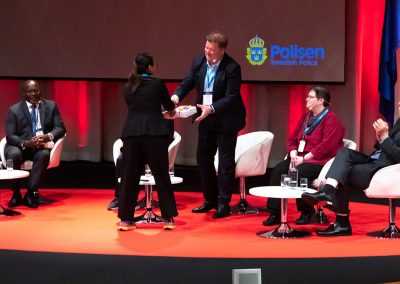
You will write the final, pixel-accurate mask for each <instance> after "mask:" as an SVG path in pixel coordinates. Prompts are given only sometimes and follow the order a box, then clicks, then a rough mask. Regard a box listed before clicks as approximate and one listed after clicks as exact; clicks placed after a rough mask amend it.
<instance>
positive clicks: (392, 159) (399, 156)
mask: <svg viewBox="0 0 400 284" xmlns="http://www.w3.org/2000/svg"><path fill="white" fill-rule="evenodd" d="M399 112H400V103H399ZM373 127H374V129H375V134H376V138H377V140H378V141H377V143H376V145H375V147H376V149H377V150H376V151H375V152H374V153H373V154H372V155H369V156H368V155H365V154H363V153H360V152H357V151H354V150H351V149H347V148H343V149H342V150H340V151H339V152H338V154H337V155H336V157H335V160H334V161H333V163H332V166H331V167H330V169H329V171H328V173H327V174H326V177H327V180H326V184H325V185H324V186H323V188H322V189H321V190H320V191H318V192H316V193H304V194H303V195H302V199H303V200H304V201H306V202H308V203H310V204H317V203H319V202H321V201H322V202H326V204H327V206H326V207H327V208H328V209H330V210H332V211H334V212H335V213H336V222H335V223H334V224H332V225H330V226H329V227H328V228H326V229H324V230H321V231H318V232H317V235H319V236H326V237H329V236H349V235H351V234H352V231H351V225H350V221H349V212H350V211H349V190H350V189H351V188H357V189H362V190H364V189H366V188H368V186H369V183H370V181H371V179H372V176H373V175H374V174H375V173H376V172H377V171H378V170H379V169H381V168H383V167H387V166H389V165H393V164H396V163H400V119H399V120H397V121H396V123H395V125H394V126H393V128H392V129H391V130H390V131H389V127H388V124H387V123H386V122H384V121H383V120H382V119H378V120H376V121H375V122H374V123H373Z"/></svg>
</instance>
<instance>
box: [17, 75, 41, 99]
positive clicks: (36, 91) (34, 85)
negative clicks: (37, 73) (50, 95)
mask: <svg viewBox="0 0 400 284" xmlns="http://www.w3.org/2000/svg"><path fill="white" fill-rule="evenodd" d="M22 91H23V92H24V97H25V100H26V101H28V102H30V103H31V104H38V103H39V101H40V99H41V96H42V95H41V93H40V86H39V83H38V82H37V81H35V80H27V81H25V82H24V83H22Z"/></svg>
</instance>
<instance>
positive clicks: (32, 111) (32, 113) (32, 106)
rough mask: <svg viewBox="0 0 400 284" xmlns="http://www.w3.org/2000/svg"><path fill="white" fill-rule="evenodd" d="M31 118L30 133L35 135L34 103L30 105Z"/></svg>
mask: <svg viewBox="0 0 400 284" xmlns="http://www.w3.org/2000/svg"><path fill="white" fill-rule="evenodd" d="M31 118H32V135H36V127H37V126H36V125H37V120H36V105H31Z"/></svg>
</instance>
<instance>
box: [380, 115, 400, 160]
mask: <svg viewBox="0 0 400 284" xmlns="http://www.w3.org/2000/svg"><path fill="white" fill-rule="evenodd" d="M379 147H380V149H381V150H382V153H381V155H380V156H379V159H378V161H377V164H378V165H380V166H388V165H393V164H397V163H400V119H398V120H397V121H396V123H395V124H394V125H393V127H392V129H390V131H389V137H388V138H386V139H385V141H383V142H382V143H381V144H380V145H379Z"/></svg>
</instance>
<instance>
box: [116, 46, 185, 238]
mask: <svg viewBox="0 0 400 284" xmlns="http://www.w3.org/2000/svg"><path fill="white" fill-rule="evenodd" d="M155 68H156V67H155V64H154V59H153V57H152V56H151V55H150V54H148V53H146V52H143V53H139V54H137V55H136V57H135V70H134V71H133V72H132V74H131V75H130V78H129V83H128V84H127V86H126V88H125V91H124V97H125V102H126V104H127V106H128V117H127V119H126V121H125V125H124V128H123V130H122V135H121V139H122V141H123V142H124V154H123V155H122V159H123V161H122V162H123V164H124V169H123V173H122V180H121V196H120V202H119V207H118V217H119V218H120V219H121V222H120V224H119V226H118V228H119V230H121V231H128V230H132V229H135V228H136V225H135V223H134V221H133V216H134V210H135V209H134V208H135V206H136V203H137V199H138V195H139V182H140V176H141V174H142V173H143V170H144V167H145V164H148V165H149V166H150V169H151V171H152V174H153V175H154V178H155V182H156V185H157V191H158V197H159V204H160V209H161V215H162V217H163V219H164V229H166V230H172V229H174V228H175V222H174V217H175V216H177V215H178V211H177V209H176V202H175V197H174V193H173V191H172V188H171V180H170V177H169V174H168V130H167V127H166V123H165V120H164V117H163V114H162V113H161V106H163V107H164V109H165V110H167V111H170V112H173V111H174V108H175V105H174V103H173V102H172V101H171V99H170V96H169V93H168V90H167V88H166V86H165V84H164V83H163V81H161V80H160V79H157V78H155V77H154V76H153V74H154V71H155ZM171 115H173V114H172V113H171Z"/></svg>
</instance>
